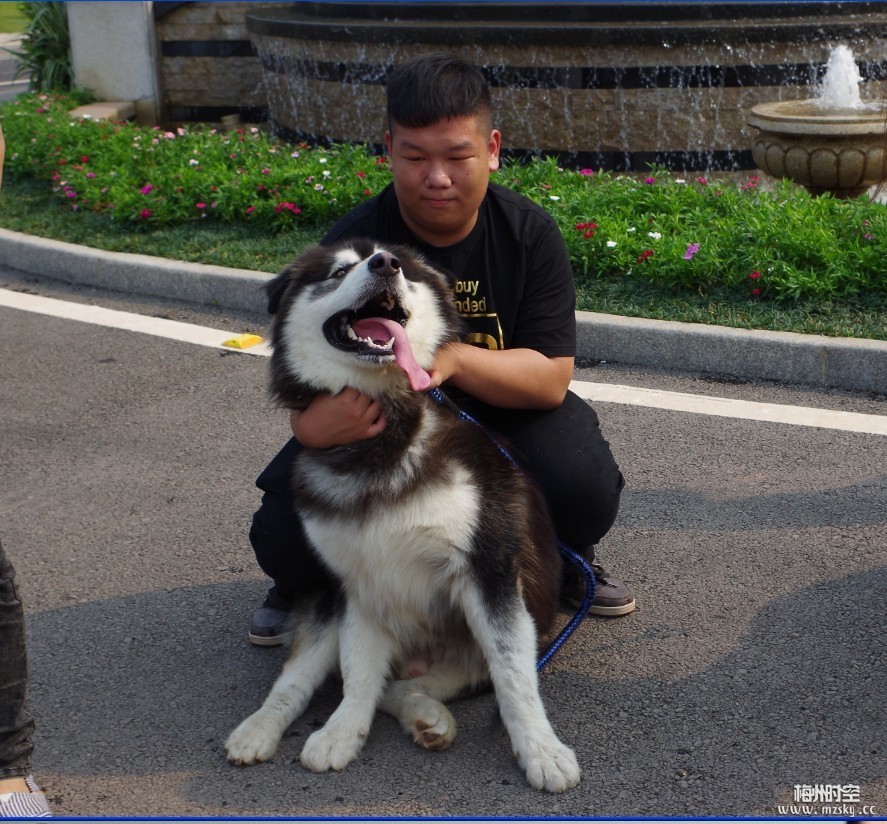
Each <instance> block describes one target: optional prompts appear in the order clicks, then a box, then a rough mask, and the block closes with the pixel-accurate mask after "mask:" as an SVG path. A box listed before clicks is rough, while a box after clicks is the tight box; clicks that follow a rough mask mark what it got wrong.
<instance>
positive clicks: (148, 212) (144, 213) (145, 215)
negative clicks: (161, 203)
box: [139, 209, 153, 220]
mask: <svg viewBox="0 0 887 824" xmlns="http://www.w3.org/2000/svg"><path fill="white" fill-rule="evenodd" d="M152 214H153V213H152V211H151V210H150V209H142V211H141V212H140V213H139V217H140V218H142V220H147V219H148V218H149V217H151V215H152Z"/></svg>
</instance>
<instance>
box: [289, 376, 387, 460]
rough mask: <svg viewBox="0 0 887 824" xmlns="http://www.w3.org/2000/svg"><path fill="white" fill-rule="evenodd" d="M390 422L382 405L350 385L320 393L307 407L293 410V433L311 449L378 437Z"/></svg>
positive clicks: (291, 418)
mask: <svg viewBox="0 0 887 824" xmlns="http://www.w3.org/2000/svg"><path fill="white" fill-rule="evenodd" d="M387 424H388V421H387V420H386V419H385V416H384V415H383V414H382V405H381V404H380V403H379V402H378V401H376V400H373V399H372V398H371V397H370V396H369V395H364V394H363V393H362V392H358V391H357V390H356V389H351V388H350V387H346V388H345V389H343V390H342V391H341V392H339V393H338V394H336V395H326V394H323V395H317V396H316V397H315V398H314V400H312V401H311V403H310V404H309V405H308V407H307V408H306V409H302V410H299V409H293V410H291V411H290V426H291V427H292V430H293V435H295V436H296V440H297V441H299V443H301V444H302V445H303V446H307V447H309V448H311V449H328V448H329V447H331V446H344V445H345V444H349V443H357V441H365V440H367V439H369V438H375V437H376V435H378V434H379V433H380V432H381V431H382V430H383V429H384V428H385V427H386V425H387Z"/></svg>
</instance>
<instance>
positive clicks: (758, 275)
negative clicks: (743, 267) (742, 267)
mask: <svg viewBox="0 0 887 824" xmlns="http://www.w3.org/2000/svg"><path fill="white" fill-rule="evenodd" d="M760 276H761V273H760V272H759V271H758V270H757V269H755V271H754V272H752V273H751V274H749V277H750V278H751V279H752V280H757V279H758V278H759V277H760Z"/></svg>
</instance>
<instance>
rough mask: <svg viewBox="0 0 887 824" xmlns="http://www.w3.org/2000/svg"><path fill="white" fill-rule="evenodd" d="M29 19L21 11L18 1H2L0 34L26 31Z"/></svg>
mask: <svg viewBox="0 0 887 824" xmlns="http://www.w3.org/2000/svg"><path fill="white" fill-rule="evenodd" d="M27 23H28V19H27V17H25V15H24V14H22V12H21V11H20V10H19V3H18V0H16V2H10V0H0V33H2V34H17V33H18V32H22V31H24V30H25V26H26V25H27Z"/></svg>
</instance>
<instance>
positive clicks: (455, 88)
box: [387, 54, 492, 130]
mask: <svg viewBox="0 0 887 824" xmlns="http://www.w3.org/2000/svg"><path fill="white" fill-rule="evenodd" d="M387 95H388V129H389V130H391V129H393V128H394V125H395V124H399V125H401V126H406V127H408V128H412V129H422V128H424V127H426V126H433V125H434V124H435V123H439V122H440V121H441V120H447V119H448V118H451V117H478V118H481V119H482V120H484V121H486V123H485V124H484V125H485V126H486V127H487V128H489V126H490V124H491V122H492V121H491V114H490V85H489V83H488V82H487V79H486V77H484V74H483V72H482V71H481V70H480V69H479V68H478V67H477V66H475V65H473V64H472V63H467V62H466V61H464V60H460V59H459V58H458V57H454V56H453V55H451V54H428V55H423V56H422V57H415V58H413V59H412V60H410V61H408V62H407V63H404V64H403V65H401V66H398V67H397V68H396V69H395V70H394V71H393V72H392V73H391V77H390V78H389V80H388V89H387Z"/></svg>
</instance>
